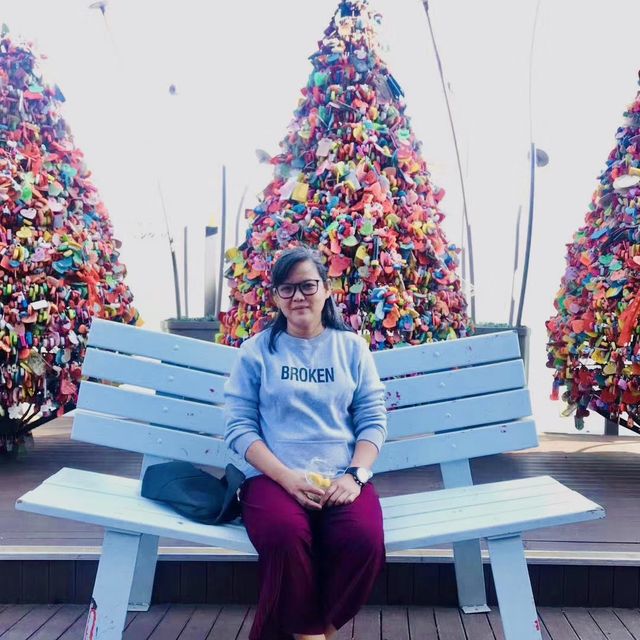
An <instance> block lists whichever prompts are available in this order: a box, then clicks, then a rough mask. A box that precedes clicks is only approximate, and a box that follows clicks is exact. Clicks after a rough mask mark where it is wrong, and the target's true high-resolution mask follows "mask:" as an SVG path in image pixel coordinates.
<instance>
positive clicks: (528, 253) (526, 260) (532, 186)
mask: <svg viewBox="0 0 640 640" xmlns="http://www.w3.org/2000/svg"><path fill="white" fill-rule="evenodd" d="M540 2H541V0H538V2H537V4H536V14H535V17H534V19H533V29H532V31H531V48H530V49H529V136H530V141H531V142H530V148H529V154H530V156H531V158H530V159H531V163H530V164H531V178H530V184H529V221H528V224H527V240H526V245H525V246H526V248H525V254H524V267H523V269H522V285H521V286H520V301H519V303H518V318H517V320H516V326H518V327H520V326H522V313H523V310H524V297H525V293H526V291H527V279H528V277H529V259H530V257H531V238H532V235H533V211H534V194H535V188H536V145H535V143H534V141H533V49H534V46H535V41H536V27H537V26H538V13H539V12H540Z"/></svg>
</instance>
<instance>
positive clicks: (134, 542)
mask: <svg viewBox="0 0 640 640" xmlns="http://www.w3.org/2000/svg"><path fill="white" fill-rule="evenodd" d="M140 539H141V535H140V534H135V533H125V532H122V531H111V530H109V529H107V530H106V531H105V532H104V541H103V543H102V555H101V556H100V562H99V564H98V575H97V576H96V582H95V585H94V587H93V598H92V603H91V606H92V610H91V611H90V613H89V620H88V622H87V625H88V626H95V628H96V633H95V635H94V636H91V638H92V640H93V638H95V640H121V639H122V630H123V629H124V623H125V618H126V616H127V603H128V602H129V593H130V591H131V585H132V583H133V576H134V573H135V568H136V558H137V557H138V551H139V550H140Z"/></svg>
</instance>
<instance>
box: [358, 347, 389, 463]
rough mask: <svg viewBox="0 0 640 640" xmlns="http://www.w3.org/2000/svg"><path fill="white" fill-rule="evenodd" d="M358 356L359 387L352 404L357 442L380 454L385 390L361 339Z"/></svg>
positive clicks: (382, 441)
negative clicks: (365, 442)
mask: <svg viewBox="0 0 640 640" xmlns="http://www.w3.org/2000/svg"><path fill="white" fill-rule="evenodd" d="M356 353H357V351H356ZM359 355H360V362H359V363H358V384H357V386H356V390H355V393H354V396H353V402H352V404H351V410H352V413H353V427H354V431H355V435H356V442H357V441H359V440H368V441H369V442H372V443H373V444H375V445H376V447H377V448H378V451H380V450H381V449H382V445H383V444H384V441H385V440H386V438H387V410H386V408H385V404H384V389H385V388H384V385H383V384H382V382H381V381H380V376H379V375H378V371H377V369H376V365H375V363H374V361H373V357H372V355H371V352H370V351H369V348H368V346H367V344H366V342H365V341H364V340H361V348H360V354H359Z"/></svg>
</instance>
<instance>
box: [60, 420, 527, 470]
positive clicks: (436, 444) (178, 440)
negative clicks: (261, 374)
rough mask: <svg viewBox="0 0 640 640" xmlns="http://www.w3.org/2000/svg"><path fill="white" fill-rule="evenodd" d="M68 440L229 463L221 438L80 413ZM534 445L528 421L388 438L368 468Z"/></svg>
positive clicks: (220, 464) (420, 463)
mask: <svg viewBox="0 0 640 640" xmlns="http://www.w3.org/2000/svg"><path fill="white" fill-rule="evenodd" d="M72 438H73V439H74V440H82V441H84V442H91V443H92V444H101V445H104V446H108V447H115V448H120V447H122V444H123V443H126V448H127V450H129V451H137V452H139V453H143V454H148V455H152V456H157V457H160V458H170V459H173V460H186V461H189V462H193V463H194V464H204V465H209V466H213V467H224V466H225V465H226V463H227V462H228V461H229V460H231V458H230V457H229V456H230V455H231V454H230V453H229V452H228V451H227V449H226V447H225V444H224V440H223V439H222V438H218V437H215V436H212V435H200V434H196V433H191V432H188V431H179V430H177V429H168V428H165V427H159V426H156V425H150V424H145V423H141V422H134V421H131V420H124V419H120V418H116V417H111V416H104V415H101V414H96V413H91V412H88V411H85V410H82V409H78V411H77V412H76V417H75V419H74V422H73V430H72ZM537 443H538V435H537V433H536V428H535V423H534V421H533V420H520V421H516V422H511V423H503V424H497V425H490V426H485V427H478V428H476V429H473V430H466V431H452V432H447V433H442V434H437V435H429V436H423V437H419V438H407V439H404V440H391V441H389V442H387V443H386V444H385V446H384V447H383V448H382V451H381V453H380V457H379V458H378V459H377V460H376V462H375V464H374V467H373V469H374V471H375V472H376V473H382V472H384V471H393V470H396V469H410V468H412V467H420V466H423V465H429V464H437V463H440V462H448V461H451V460H466V459H470V458H476V457H481V456H487V455H493V454H495V453H501V452H503V451H517V450H519V449H529V448H531V447H535V446H536V445H537Z"/></svg>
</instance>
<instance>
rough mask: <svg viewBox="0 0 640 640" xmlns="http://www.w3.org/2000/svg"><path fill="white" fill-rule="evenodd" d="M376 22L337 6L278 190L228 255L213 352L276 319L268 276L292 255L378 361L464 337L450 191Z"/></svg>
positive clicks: (272, 188) (353, 0)
mask: <svg viewBox="0 0 640 640" xmlns="http://www.w3.org/2000/svg"><path fill="white" fill-rule="evenodd" d="M379 20H380V16H379V15H377V14H374V12H373V11H372V9H371V8H370V7H369V5H368V2H367V1H366V0H342V2H340V5H339V6H338V9H337V11H336V14H335V16H334V18H333V20H332V21H331V23H330V25H329V27H328V28H327V29H326V31H325V32H324V36H323V38H322V40H321V41H320V42H319V49H318V51H317V52H316V53H314V54H313V55H312V56H311V58H310V59H311V62H312V64H313V71H312V72H311V74H310V76H309V80H308V82H307V85H306V86H305V87H304V88H303V89H302V97H301V99H300V101H299V104H298V107H297V109H296V110H295V112H294V117H293V120H292V122H291V124H290V125H289V128H288V131H287V135H286V137H285V138H284V140H283V141H282V142H281V144H280V147H281V152H280V153H279V154H278V155H277V156H275V157H273V158H272V159H271V163H272V164H273V165H274V178H273V181H272V182H271V183H270V184H269V185H268V186H267V187H266V189H265V190H264V192H263V194H262V198H261V202H260V203H259V204H258V206H257V207H256V208H255V209H253V210H252V211H249V212H247V213H248V219H249V222H250V225H249V228H248V230H247V235H246V240H245V241H244V242H243V243H242V244H241V245H240V246H239V247H237V248H233V249H230V250H229V251H228V252H227V254H226V255H227V259H228V260H229V261H230V263H231V264H230V266H229V268H228V269H227V271H226V274H225V275H226V276H227V277H228V278H229V284H230V288H231V307H230V309H229V311H227V312H226V313H222V314H221V317H220V319H221V330H220V333H219V334H218V335H217V336H216V340H217V341H218V342H221V343H224V344H229V345H233V346H238V345H240V344H241V343H242V341H243V340H245V339H246V338H248V337H249V336H251V335H253V334H254V333H256V332H257V331H259V330H260V329H262V328H263V327H264V326H265V324H266V323H267V322H268V321H269V320H270V319H271V318H272V317H273V315H274V313H275V307H274V306H273V303H272V301H271V300H270V297H269V287H270V271H271V266H272V264H273V262H274V260H275V258H276V257H277V255H278V252H280V251H282V250H283V249H286V248H289V247H292V246H295V245H297V244H305V245H308V246H311V247H314V248H316V249H317V250H319V251H320V252H321V253H322V254H323V256H324V259H325V260H326V262H327V263H328V264H327V266H328V268H329V276H330V277H331V279H332V289H333V293H334V296H335V299H336V302H337V303H338V306H339V308H340V309H341V311H342V313H343V315H344V318H345V320H346V321H347V322H348V323H349V324H350V325H351V326H352V327H353V328H354V329H355V330H356V331H358V332H360V333H361V334H362V335H363V336H364V337H365V338H366V339H367V340H368V341H369V343H370V347H371V349H372V350H377V349H384V348H389V347H392V346H394V345H396V344H399V343H405V344H419V343H422V342H428V341H433V340H446V339H450V338H456V337H459V336H464V335H466V332H467V329H468V318H467V315H466V306H467V305H466V301H465V299H464V296H463V294H462V291H461V282H460V278H459V276H458V273H457V267H458V253H459V251H458V249H457V248H456V247H454V246H453V245H452V244H450V243H449V242H448V241H447V239H446V237H445V234H444V232H443V230H442V226H441V224H442V221H443V218H444V215H443V214H442V212H441V210H440V206H439V205H440V201H441V200H442V197H443V195H444V191H443V190H442V189H439V188H438V187H436V186H435V185H434V184H433V183H432V182H431V178H430V174H429V172H428V170H427V166H426V164H425V161H424V160H423V158H422V156H421V145H420V143H419V142H418V141H417V140H416V137H415V135H414V133H413V131H412V128H411V122H410V119H409V118H408V117H407V115H406V113H405V103H404V100H403V95H404V94H403V92H402V89H401V88H400V85H399V84H398V82H397V81H396V80H395V78H394V77H393V76H392V75H391V73H390V72H389V70H388V69H387V67H386V65H385V64H384V62H383V61H382V60H381V58H380V56H379V53H378V44H377V36H376V33H375V27H376V24H377V23H378V22H379Z"/></svg>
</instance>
